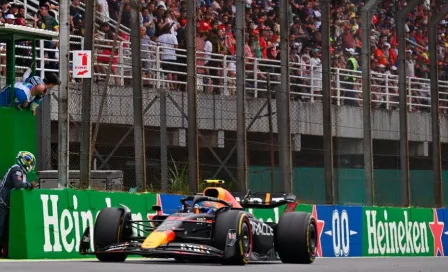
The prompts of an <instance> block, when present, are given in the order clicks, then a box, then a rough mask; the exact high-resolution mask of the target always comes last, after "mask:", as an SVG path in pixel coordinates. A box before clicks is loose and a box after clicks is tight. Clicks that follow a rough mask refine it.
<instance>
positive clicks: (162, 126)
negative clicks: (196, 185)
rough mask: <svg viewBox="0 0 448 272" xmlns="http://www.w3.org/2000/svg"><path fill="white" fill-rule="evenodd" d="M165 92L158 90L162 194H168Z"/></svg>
mask: <svg viewBox="0 0 448 272" xmlns="http://www.w3.org/2000/svg"><path fill="white" fill-rule="evenodd" d="M166 104H167V103H166V90H164V89H162V90H160V172H161V173H160V179H161V183H162V193H168V192H167V190H168V125H167V122H168V119H167V116H166V107H167V105H166Z"/></svg>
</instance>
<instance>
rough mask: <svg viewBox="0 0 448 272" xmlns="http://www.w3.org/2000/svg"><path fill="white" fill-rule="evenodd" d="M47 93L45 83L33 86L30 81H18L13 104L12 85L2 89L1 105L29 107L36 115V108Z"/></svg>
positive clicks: (0, 92) (20, 107)
mask: <svg viewBox="0 0 448 272" xmlns="http://www.w3.org/2000/svg"><path fill="white" fill-rule="evenodd" d="M46 93H47V87H46V86H45V85H44V84H37V85H36V86H33V85H32V84H30V83H23V82H17V83H16V84H14V94H15V98H14V102H13V103H12V105H11V85H8V86H6V87H5V88H3V89H2V90H0V107H9V106H14V107H15V108H17V109H19V110H22V109H29V110H31V111H32V112H33V115H36V109H37V108H38V107H39V105H40V102H41V101H42V99H43V98H44V96H45V94H46Z"/></svg>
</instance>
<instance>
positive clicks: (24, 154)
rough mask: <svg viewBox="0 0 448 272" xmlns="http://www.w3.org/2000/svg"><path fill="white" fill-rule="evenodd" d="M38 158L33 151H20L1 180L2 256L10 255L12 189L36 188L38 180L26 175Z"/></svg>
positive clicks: (0, 230) (0, 232)
mask: <svg viewBox="0 0 448 272" xmlns="http://www.w3.org/2000/svg"><path fill="white" fill-rule="evenodd" d="M35 166H36V158H35V157H34V155H33V154H32V153H31V152H28V151H20V152H19V153H18V154H17V156H16V163H15V164H14V165H13V166H11V167H10V168H9V169H8V171H6V173H5V175H4V176H3V178H2V180H1V181H0V258H7V257H8V237H9V208H10V195H11V190H12V189H34V188H36V182H34V181H32V182H28V181H27V180H26V175H27V174H28V173H29V172H31V171H32V170H34V168H35Z"/></svg>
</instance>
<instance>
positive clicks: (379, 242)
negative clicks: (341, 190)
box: [364, 209, 444, 256]
mask: <svg viewBox="0 0 448 272" xmlns="http://www.w3.org/2000/svg"><path fill="white" fill-rule="evenodd" d="M400 213H401V214H400V215H399V216H397V214H396V213H394V216H393V219H394V220H392V219H391V218H390V217H391V216H389V214H388V211H387V210H383V211H377V210H369V209H366V210H365V216H366V221H365V222H366V227H365V229H364V231H365V232H366V236H367V243H368V244H367V247H368V250H367V253H368V254H369V255H393V254H396V255H404V254H425V253H426V254H428V253H430V250H431V246H433V248H434V256H438V255H442V256H443V255H444V252H443V245H442V232H443V227H444V223H443V222H441V221H439V220H438V216H437V211H436V210H435V209H434V210H433V221H432V222H428V221H426V220H421V221H416V220H412V218H411V217H410V215H409V211H408V210H404V209H403V210H402V211H400ZM397 217H398V219H399V220H397ZM430 235H432V237H433V238H434V242H433V243H434V244H433V245H431V244H429V239H430V238H429V237H431V236H430Z"/></svg>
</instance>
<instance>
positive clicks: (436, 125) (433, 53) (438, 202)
mask: <svg viewBox="0 0 448 272" xmlns="http://www.w3.org/2000/svg"><path fill="white" fill-rule="evenodd" d="M433 11H434V10H433ZM434 13H435V12H434ZM434 13H433V17H432V18H431V21H430V23H429V26H428V28H429V29H428V32H429V59H430V63H429V70H430V71H431V73H430V78H431V124H432V164H433V171H434V202H435V203H434V204H435V206H436V208H441V207H443V185H442V159H441V152H440V151H441V150H440V149H441V146H440V115H439V70H438V60H437V59H438V54H437V46H438V43H437V26H438V25H439V24H440V21H441V20H442V19H443V18H444V17H445V16H446V15H447V14H448V4H445V5H444V6H443V7H442V8H441V9H440V11H439V12H438V13H435V14H434Z"/></svg>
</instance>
